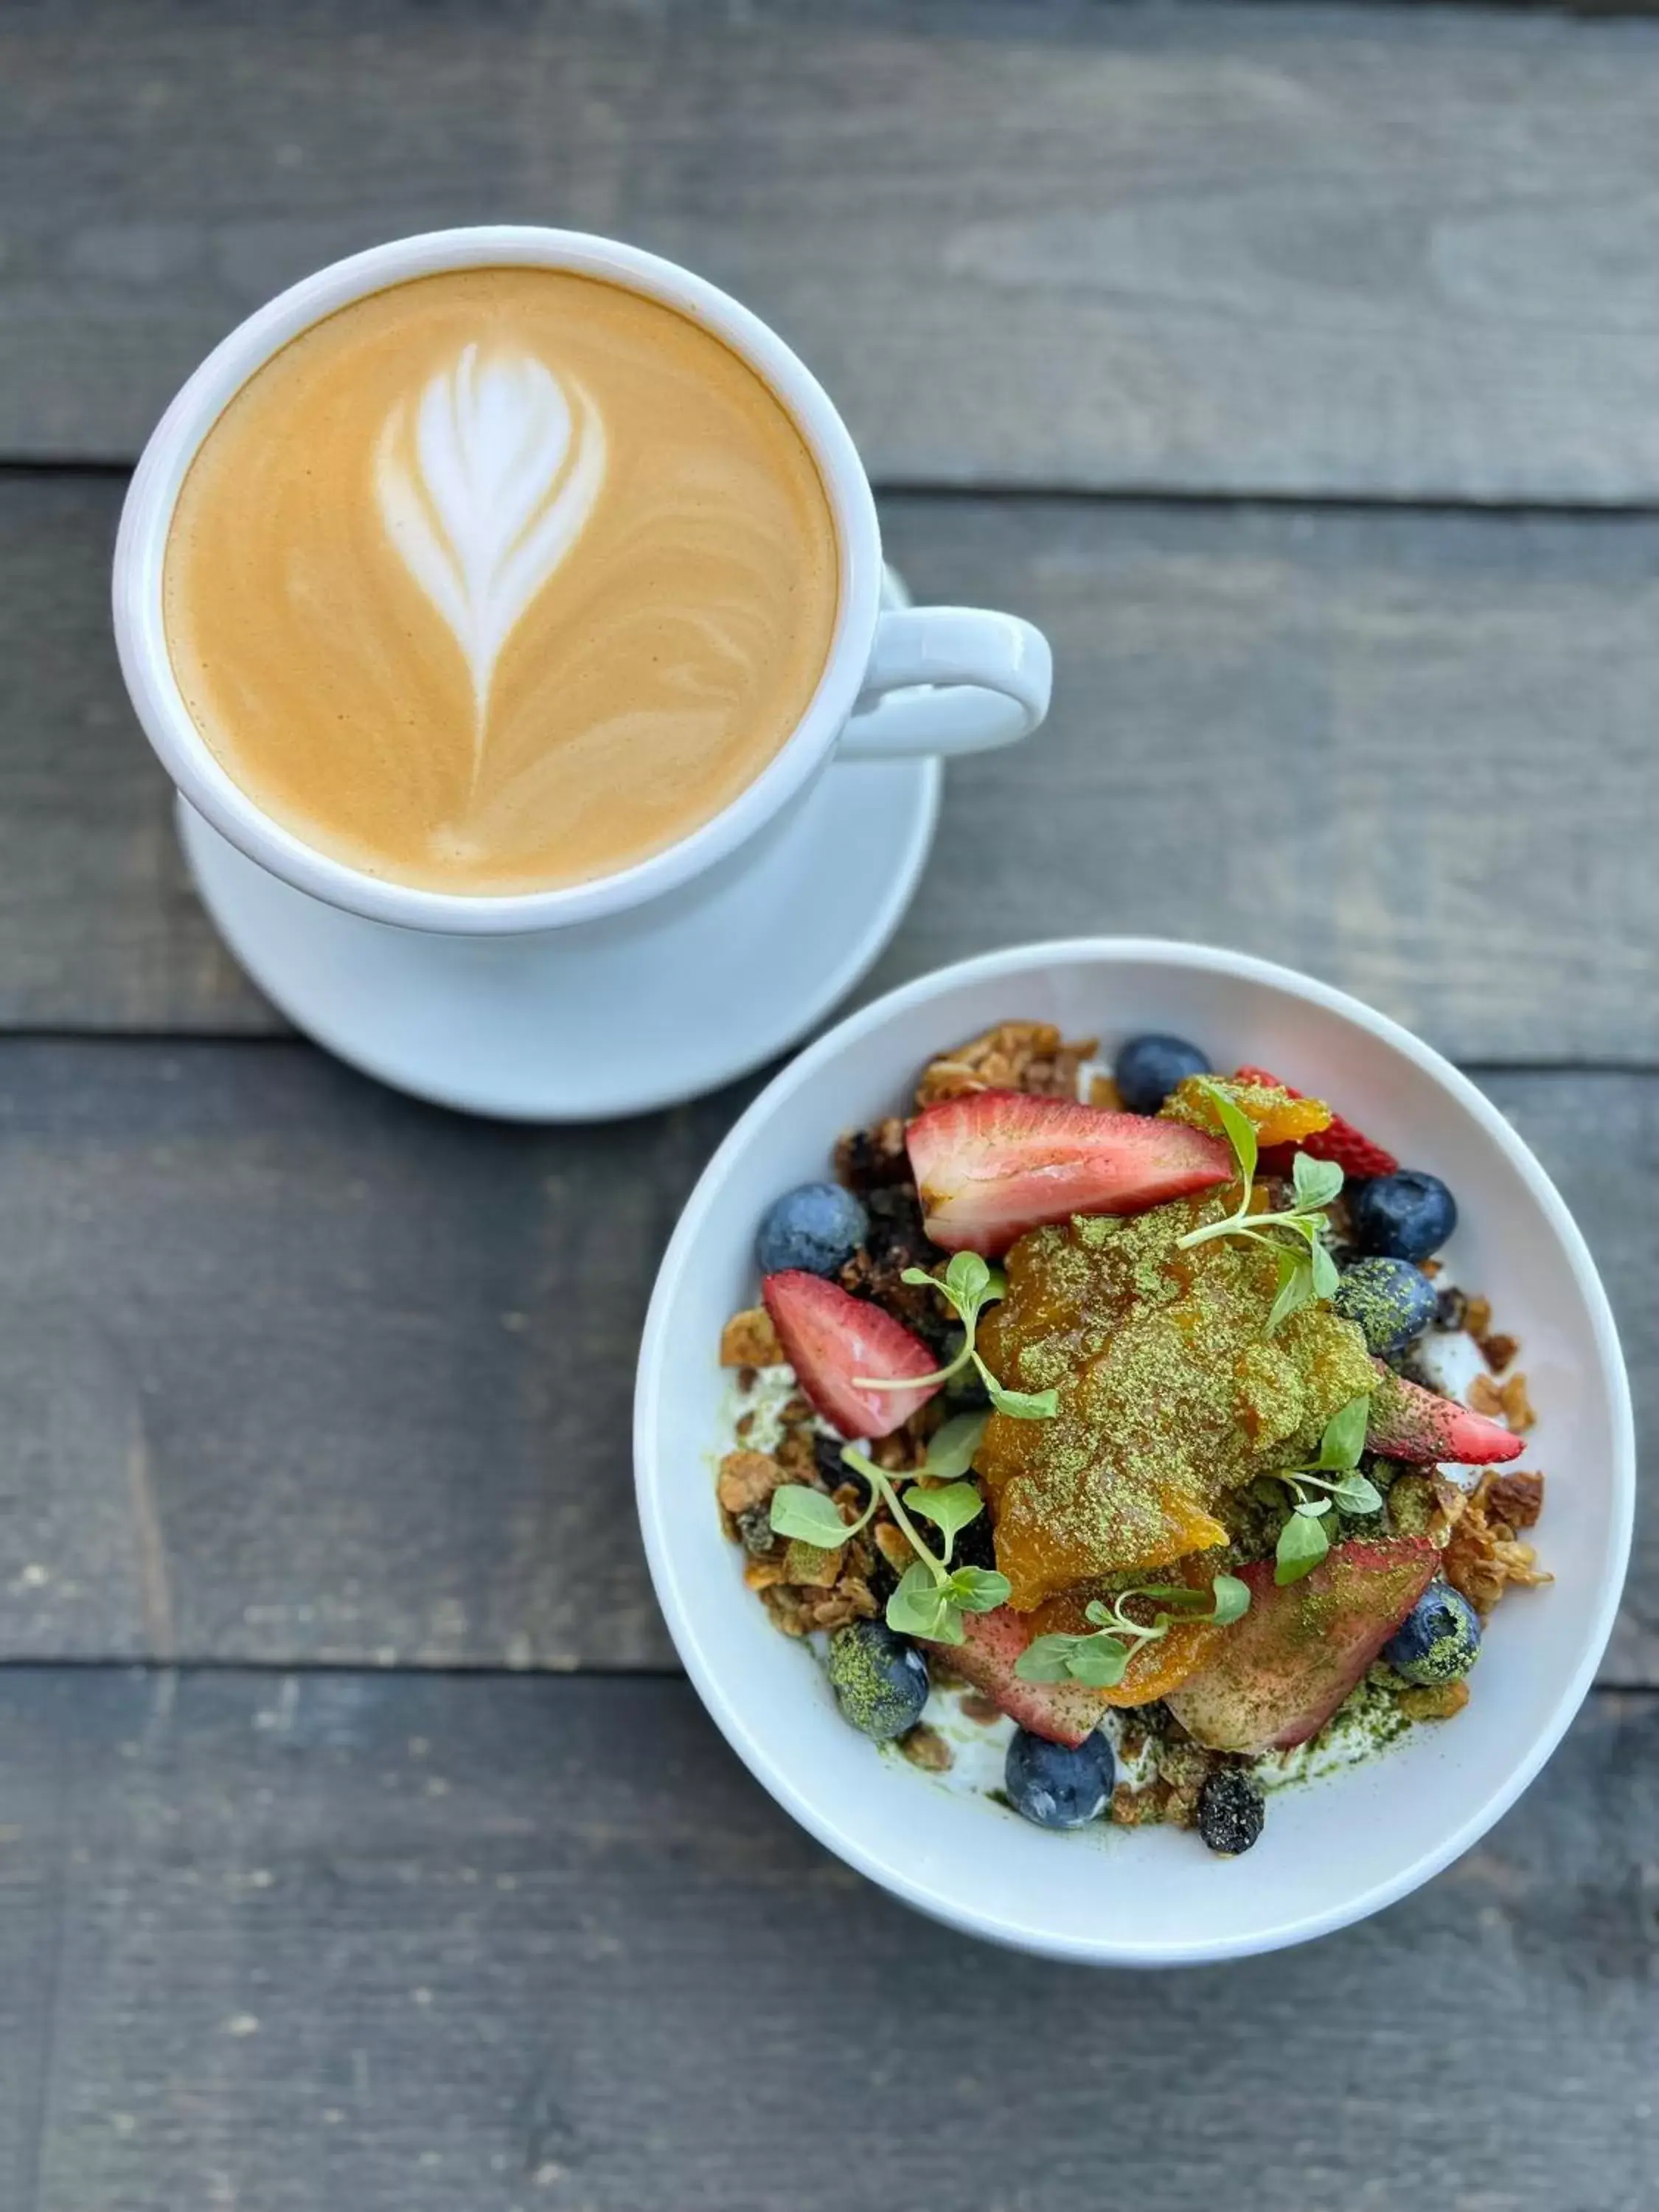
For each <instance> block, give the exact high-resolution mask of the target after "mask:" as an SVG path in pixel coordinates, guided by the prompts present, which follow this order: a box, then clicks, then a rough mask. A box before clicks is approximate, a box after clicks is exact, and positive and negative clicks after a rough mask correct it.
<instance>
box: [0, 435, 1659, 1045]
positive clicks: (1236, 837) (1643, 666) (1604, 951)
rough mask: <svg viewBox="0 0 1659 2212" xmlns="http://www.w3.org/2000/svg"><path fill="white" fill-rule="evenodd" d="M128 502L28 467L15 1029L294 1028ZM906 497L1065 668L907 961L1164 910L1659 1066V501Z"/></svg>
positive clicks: (16, 638) (14, 699) (1122, 924)
mask: <svg viewBox="0 0 1659 2212" xmlns="http://www.w3.org/2000/svg"><path fill="white" fill-rule="evenodd" d="M118 498H119V486H118V483H115V482H113V481H111V482H99V481H97V480H82V479H75V480H70V481H64V480H60V479H55V478H52V477H30V476H24V477H10V478H6V477H0V1024H8V1025H12V1026H15V1025H18V1024H22V1025H25V1026H29V1027H38V1028H54V1029H93V1030H101V1029H110V1028H114V1029H121V1030H131V1029H137V1030H167V1031H170V1032H174V1033H177V1032H179V1031H207V1032H223V1031H225V1030H258V1029H268V1028H270V1027H272V1026H274V1018H273V1017H272V1016H271V1014H270V1011H269V1009H268V1008H266V1007H265V1006H264V1003H263V1002H262V1001H261V1000H258V998H257V997H256V996H255V994H253V993H252V991H251V990H250V989H249V988H248V987H246V985H244V984H243V983H242V982H241V981H240V978H238V977H237V975H235V973H234V970H233V969H232V968H231V967H230V964H229V963H228V960H227V959H226V958H225V957H224V956H223V955H222V953H221V952H220V951H219V950H218V947H217V945H216V940H215V939H214V937H213V935H212V933H211V932H210V930H209V929H208V928H207V927H206V926H205V924H204V921H202V918H201V916H200V915H199V913H198V912H197V908H196V907H195V905H194V902H193V900H192V898H191V894H190V892H189V890H188V889H187V887H186V885H185V881H184V877H183V871H182V867H181V864H180V862H179V858H178V854H177V852H176V849H175V847H174V844H173V835H172V826H171V822H170V818H169V816H168V811H167V787H166V784H165V781H164V779H163V778H162V777H161V775H160V773H159V772H158V771H157V769H155V765H154V763H153V762H152V760H151V758H150V756H149V749H148V748H147V747H146V746H145V745H144V744H143V740H142V738H140V737H139V735H138V733H137V729H136V726H134V724H133V721H132V717H131V710H130V709H129V708H128V707H127V704H126V702H125V694H124V693H123V692H122V690H121V689H120V683H119V677H118V671H117V670H116V666H115V656H114V650H113V647H112V644H111V642H110V639H109V635H108V614H107V605H106V580H105V563H106V556H107V550H108V544H109V539H110V535H111V533H112V530H113V526H114V517H115V510H116V507H117V504H118ZM885 512H886V521H887V526H888V538H889V543H890V550H892V552H893V554H894V556H895V557H896V559H898V560H899V561H900V562H902V564H903V566H904V567H905V568H906V569H907V571H908V574H910V576H911V578H912V580H913V581H914V583H915V587H916V589H917V590H918V592H921V593H922V594H923V595H925V596H933V597H936V598H945V599H963V600H967V601H970V602H972V601H980V602H988V603H991V604H997V603H1001V604H1003V605H1009V606H1012V607H1016V608H1018V609H1020V610H1021V611H1024V612H1026V613H1028V614H1030V615H1031V616H1032V617H1034V618H1035V619H1036V620H1037V621H1038V622H1040V623H1042V624H1043V626H1044V627H1045V628H1046V629H1047V630H1048V633H1049V635H1050V636H1051V637H1052V639H1053V641H1054V648H1055V656H1056V662H1057V665H1058V668H1059V671H1060V672H1059V684H1058V690H1057V692H1056V697H1055V705H1054V717H1053V720H1052V721H1051V723H1050V724H1049V726H1048V728H1047V730H1045V731H1044V732H1043V733H1042V736H1041V737H1040V738H1038V739H1037V740H1036V743H1035V744H1033V745H1032V746H1031V747H1030V749H1029V750H1026V751H1024V752H1014V753H1007V754H1002V755H994V756H987V757H981V758H980V759H977V760H975V761H971V762H968V763H963V764H961V765H960V766H959V767H958V768H957V769H953V770H952V772H951V779H950V783H949V788H948V796H947V800H946V813H945V827H944V832H943V834H942V836H941V838H940V841H939V847H938V849H937V851H936V853H935V855H934V859H933V866H932V868H931V869H930V871H929V872H928V875H927V878H926V881H925V883H924V884H923V887H922V890H921V896H920V897H919V898H918V900H917V902H916V905H915V908H914V909H913V911H912V914H911V915H910V918H909V920H908V922H907V924H906V925H905V927H904V929H903V931H902V933H901V935H900V937H899V939H898V940H897V942H896V945H895V946H894V947H893V950H892V951H891V952H890V955H889V957H888V958H887V960H886V962H885V963H884V967H883V969H882V972H881V975H880V976H879V977H878V979H877V980H878V982H879V981H898V980H900V979H902V978H903V977H907V976H909V975H915V974H917V973H919V972H920V971H921V969H925V968H927V967H931V966H933V965H935V964H936V963H939V962H940V961H943V960H949V959H953V958H957V957H960V956H961V955H962V954H963V953H967V952H970V951H979V950H981V948H983V947H985V946H987V945H995V944H1006V943H1012V942H1015V941H1018V940H1019V939H1029V938H1036V937H1046V936H1056V935H1061V934H1066V933H1087V932H1091V931H1110V930H1126V929H1127V930H1144V931H1154V932H1155V931H1163V932H1164V933H1169V934H1170V935H1174V936H1181V937H1196V938H1202V939H1212V940H1218V941H1223V942H1227V943H1231V944H1236V945H1243V946H1244V947H1247V948H1248V949H1249V950H1251V951H1258V952H1263V953H1267V954H1268V955H1270V956H1273V957H1277V958H1279V959H1284V960H1288V961H1290V962H1291V963H1294V964H1297V965H1300V966H1306V967H1310V968H1313V969H1316V970H1317V971H1318V972H1319V973H1321V974H1322V975H1326V976H1328V977H1329V978H1330V979H1331V980H1332V981H1335V982H1339V983H1341V984H1344V985H1346V987H1348V988H1350V989H1352V990H1355V991H1358V993H1359V994H1361V995H1362V996H1364V997H1366V998H1369V999H1370V1000H1374V1001H1375V1002H1376V1003H1377V1004H1379V1005H1381V1006H1384V1007H1385V1008H1387V1009H1388V1011H1389V1012H1392V1013H1395V1014H1396V1015H1398V1016H1399V1017H1400V1018H1401V1019H1402V1020H1405V1021H1407V1022H1409V1023H1411V1024H1413V1026H1415V1027H1417V1028H1419V1029H1420V1030H1424V1031H1425V1033H1426V1034H1427V1035H1428V1036H1431V1038H1432V1039H1433V1040H1434V1041H1435V1042H1437V1044H1440V1045H1442V1046H1443V1047H1444V1048H1446V1049H1447V1050H1449V1051H1450V1052H1452V1053H1454V1054H1456V1055H1457V1056H1459V1057H1460V1058H1463V1059H1487V1060H1499V1059H1509V1060H1531V1059H1537V1058H1540V1057H1544V1058H1549V1059H1561V1058H1569V1057H1573V1056H1584V1057H1589V1058H1592V1059H1595V1060H1601V1061H1607V1060H1638V1061H1646V1062H1652V1061H1654V1060H1659V1000H1656V997H1655V994H1654V993H1653V991H1652V990H1651V988H1650V977H1651V975H1652V973H1653V968H1654V963H1655V960H1656V957H1659V909H1656V905H1655V900H1654V891H1653V884H1652V878H1651V872H1650V869H1649V868H1648V866H1647V865H1646V848H1647V828H1646V825H1647V824H1648V823H1650V822H1651V821H1652V820H1653V819H1654V817H1655V814H1656V809H1659V752H1656V750H1655V748H1654V745H1653V744H1652V728H1651V724H1652V715H1651V702H1652V699H1653V697H1654V696H1655V692H1656V690H1659V592H1656V587H1655V584H1654V575H1655V573H1656V569H1659V523H1655V522H1651V521H1646V520H1632V519H1629V518H1622V519H1619V520H1611V519H1604V520H1588V521H1586V520H1565V519H1559V518H1557V519H1553V520H1537V519H1522V518H1516V517H1493V516H1484V517H1483V516H1470V515H1461V516H1460V515H1418V514H1398V513H1341V512H1323V513H1305V512H1296V511H1290V512H1286V511H1285V510H1282V509H1279V508H1273V507H1268V508H1262V507H1255V508H1251V507H1237V508H1232V507H1221V508H1212V507H1176V508H1168V507H1148V506H1141V505H1138V504H1133V503H1130V504H1125V505H1118V504H1115V503H1103V502H1096V501H1065V500H1038V501H1012V502H1011V501H986V500H980V499H969V500H961V501H958V500H955V499H945V500H938V499H933V498H922V499H898V500H893V501H889V502H888V503H887V507H886V510H885ZM872 987H873V986H872Z"/></svg>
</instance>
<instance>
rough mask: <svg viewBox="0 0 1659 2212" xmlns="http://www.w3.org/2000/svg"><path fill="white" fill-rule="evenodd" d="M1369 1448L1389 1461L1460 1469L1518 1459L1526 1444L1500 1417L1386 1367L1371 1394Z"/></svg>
mask: <svg viewBox="0 0 1659 2212" xmlns="http://www.w3.org/2000/svg"><path fill="white" fill-rule="evenodd" d="M1378 1364H1379V1365H1381V1362H1380V1361H1379V1363H1378ZM1365 1449H1367V1451H1374V1452H1381V1453H1383V1455H1384V1456H1385V1457H1386V1458H1388V1459H1404V1460H1413V1461H1416V1462H1420V1463H1424V1464H1426V1463H1427V1462H1430V1461H1435V1460H1455V1462H1457V1463H1458V1465H1459V1466H1460V1467H1489V1466H1490V1465H1491V1464H1492V1462H1493V1461H1494V1460H1500V1459H1518V1458H1519V1457H1520V1456H1521V1453H1522V1449H1524V1446H1523V1444H1522V1439H1521V1438H1520V1437H1517V1436H1516V1434H1515V1433H1514V1432H1513V1431H1512V1430H1510V1429H1506V1428H1505V1427H1504V1425H1503V1424H1502V1423H1501V1422H1500V1421H1491V1420H1488V1419H1487V1418H1486V1415H1485V1414H1484V1413H1471V1412H1470V1410H1469V1408H1468V1407H1467V1406H1460V1405H1459V1404H1458V1402H1457V1401H1456V1400H1455V1398H1443V1397H1441V1396H1440V1395H1439V1394H1438V1393H1437V1391H1434V1390H1425V1389H1423V1388H1422V1387H1421V1386H1420V1385H1419V1384H1418V1383H1408V1382H1407V1380H1406V1378H1405V1376H1403V1375H1396V1374H1395V1372H1394V1370H1392V1369H1391V1368H1388V1367H1384V1368H1383V1381H1382V1382H1381V1383H1378V1385H1377V1387H1376V1390H1375V1391H1374V1392H1373V1393H1372V1395H1371V1413H1370V1423H1369V1424H1368V1425H1367V1427H1366V1430H1365Z"/></svg>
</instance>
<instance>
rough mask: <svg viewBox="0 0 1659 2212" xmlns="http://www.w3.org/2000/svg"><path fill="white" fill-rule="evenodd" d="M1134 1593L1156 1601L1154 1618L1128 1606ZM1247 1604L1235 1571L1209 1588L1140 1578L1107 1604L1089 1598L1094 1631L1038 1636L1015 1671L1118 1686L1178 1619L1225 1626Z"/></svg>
mask: <svg viewBox="0 0 1659 2212" xmlns="http://www.w3.org/2000/svg"><path fill="white" fill-rule="evenodd" d="M1131 1598H1146V1599H1147V1600H1148V1601H1151V1602H1152V1603H1153V1604H1154V1605H1156V1606H1157V1607H1158V1611H1157V1612H1156V1613H1154V1614H1153V1615H1152V1619H1151V1620H1150V1621H1146V1620H1135V1618H1134V1617H1133V1614H1132V1613H1129V1612H1128V1611H1127V1605H1128V1601H1129V1600H1130V1599H1131ZM1249 1609H1250V1592H1249V1585H1248V1583H1242V1582H1240V1580H1239V1579H1238V1577H1237V1575H1218V1576H1217V1577H1215V1580H1214V1581H1213V1582H1212V1583H1211V1585H1210V1587H1209V1589H1207V1590H1203V1589H1194V1588H1193V1587H1192V1586H1191V1584H1190V1583H1137V1584H1136V1585H1135V1587H1134V1588H1133V1589H1126V1590H1120V1591H1119V1592H1118V1594H1117V1595H1116V1596H1115V1597H1114V1598H1113V1599H1112V1600H1111V1601H1110V1602H1109V1603H1108V1602H1106V1601H1103V1600H1102V1599H1100V1598H1093V1599H1091V1601H1090V1602H1089V1604H1088V1605H1087V1606H1086V1607H1085V1613H1087V1616H1088V1618H1089V1619H1090V1620H1092V1621H1093V1622H1094V1623H1095V1624H1096V1626H1095V1630H1094V1632H1093V1634H1092V1635H1089V1636H1080V1635H1079V1636H1039V1637H1037V1638H1036V1640H1035V1641H1034V1642H1032V1643H1030V1644H1028V1645H1027V1646H1026V1648H1025V1650H1024V1651H1022V1652H1021V1653H1020V1655H1019V1657H1018V1659H1017V1660H1016V1661H1015V1662H1014V1672H1015V1674H1018V1675H1019V1676H1020V1677H1021V1679H1022V1680H1024V1681H1027V1682H1064V1681H1068V1680H1069V1681H1073V1682H1086V1683H1088V1684H1089V1686H1091V1688H1093V1689H1097V1690H1111V1689H1115V1688H1116V1686H1117V1685H1118V1684H1119V1683H1120V1682H1121V1680H1123V1677H1124V1675H1125V1674H1127V1672H1128V1668H1129V1662H1130V1661H1131V1660H1132V1659H1133V1657H1134V1656H1135V1654H1136V1653H1137V1652H1138V1651H1140V1650H1143V1649H1144V1648H1145V1647H1146V1645H1147V1644H1157V1643H1158V1642H1160V1641H1161V1640H1162V1639H1163V1638H1164V1637H1165V1636H1167V1635H1168V1634H1169V1632H1170V1628H1171V1627H1172V1626H1174V1624H1175V1623H1176V1621H1177V1620H1212V1621H1214V1622H1215V1623H1216V1625H1217V1626H1218V1627H1222V1628H1225V1627H1228V1626H1231V1624H1232V1622H1234V1621H1235V1620H1240V1619H1242V1618H1243V1615H1244V1614H1245V1613H1248V1612H1249Z"/></svg>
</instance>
